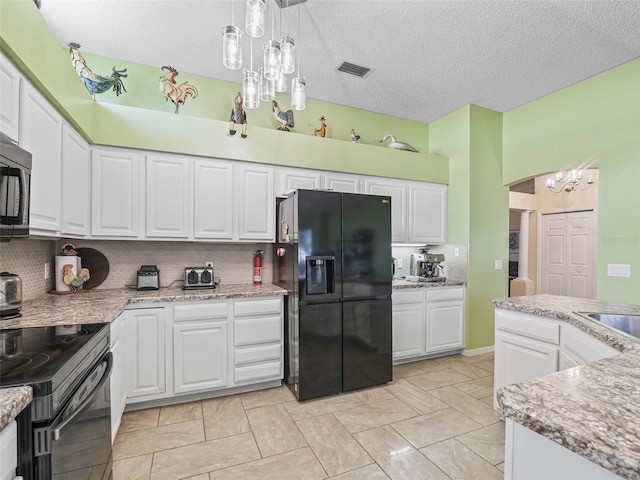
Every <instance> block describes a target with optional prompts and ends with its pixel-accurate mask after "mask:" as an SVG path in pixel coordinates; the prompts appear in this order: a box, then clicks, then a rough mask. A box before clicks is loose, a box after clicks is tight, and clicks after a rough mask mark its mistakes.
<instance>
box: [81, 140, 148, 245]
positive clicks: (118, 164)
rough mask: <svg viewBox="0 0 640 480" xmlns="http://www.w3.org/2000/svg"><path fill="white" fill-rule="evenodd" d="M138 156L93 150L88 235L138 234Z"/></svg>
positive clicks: (127, 152) (122, 151)
mask: <svg viewBox="0 0 640 480" xmlns="http://www.w3.org/2000/svg"><path fill="white" fill-rule="evenodd" d="M140 168H141V158H140V155H139V154H138V153H137V152H136V151H134V150H117V149H106V148H105V149H94V150H93V153H92V159H91V194H92V195H91V197H92V202H91V233H92V235H94V236H97V237H129V238H132V237H133V238H135V237H137V236H138V234H139V225H140V203H141V202H140V192H141V188H140Z"/></svg>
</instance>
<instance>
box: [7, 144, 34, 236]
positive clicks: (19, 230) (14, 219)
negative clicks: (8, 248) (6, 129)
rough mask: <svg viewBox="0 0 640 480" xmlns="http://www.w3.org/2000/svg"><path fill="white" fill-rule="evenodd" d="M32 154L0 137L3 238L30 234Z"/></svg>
mask: <svg viewBox="0 0 640 480" xmlns="http://www.w3.org/2000/svg"><path fill="white" fill-rule="evenodd" d="M30 187H31V154H30V153H29V152H27V151H26V150H23V149H22V148H20V147H18V146H17V145H15V144H14V143H11V142H10V141H8V140H5V139H4V138H0V241H2V242H8V241H9V240H11V239H12V238H27V237H28V236H29V193H30Z"/></svg>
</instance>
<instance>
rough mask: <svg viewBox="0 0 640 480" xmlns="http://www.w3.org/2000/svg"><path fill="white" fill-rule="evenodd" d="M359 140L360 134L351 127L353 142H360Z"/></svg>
mask: <svg viewBox="0 0 640 480" xmlns="http://www.w3.org/2000/svg"><path fill="white" fill-rule="evenodd" d="M358 140H360V135H358V134H357V133H356V131H355V130H354V129H353V128H352V129H351V141H352V142H353V143H358Z"/></svg>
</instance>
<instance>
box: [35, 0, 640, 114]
mask: <svg viewBox="0 0 640 480" xmlns="http://www.w3.org/2000/svg"><path fill="white" fill-rule="evenodd" d="M41 1H42V7H41V10H40V11H41V13H42V15H43V16H44V18H45V20H46V21H47V23H48V24H49V26H50V27H51V29H52V31H53V32H54V34H55V35H56V37H57V38H58V40H59V41H60V43H61V44H66V43H68V42H78V43H80V44H81V45H82V50H83V51H85V52H91V53H95V54H100V55H105V56H109V57H115V58H119V59H123V60H129V61H134V62H138V63H144V64H148V65H158V66H159V67H160V66H162V65H172V66H174V67H176V68H177V69H178V70H179V71H181V72H190V73H195V74H199V75H205V76H208V77H213V78H218V79H222V80H228V81H233V82H238V83H240V82H241V76H242V74H241V73H240V71H231V70H227V69H225V68H224V67H223V66H222V36H221V30H222V28H223V27H224V26H225V25H228V24H230V23H231V15H232V5H233V11H234V14H235V19H236V21H235V24H236V25H238V26H239V25H240V24H241V23H242V21H243V19H244V1H242V0H234V1H233V2H232V1H231V0H177V1H176V0H41ZM267 2H268V3H270V4H271V5H274V3H273V0H267ZM273 8H274V10H277V16H276V20H275V25H276V28H275V30H276V34H275V38H278V37H279V36H280V31H281V30H280V28H279V27H278V21H279V18H280V17H279V16H280V15H282V18H283V21H282V23H283V26H284V28H283V30H288V31H290V33H292V36H293V37H294V38H295V40H296V46H297V48H298V50H299V52H300V55H301V59H300V68H301V70H300V71H301V73H302V76H304V77H306V78H307V96H308V98H313V99H316V100H322V101H325V102H331V103H336V104H341V105H346V106H350V107H355V108H360V109H363V110H368V111H372V112H378V113H383V114H388V115H393V116H397V117H402V118H407V119H411V120H416V121H421V122H427V123H428V122H432V121H434V120H436V119H438V118H440V117H442V116H444V115H446V114H448V113H450V112H452V111H454V110H456V109H458V108H459V107H461V106H463V105H466V104H469V103H473V104H475V105H479V106H482V107H486V108H489V109H492V110H496V111H498V112H506V111H509V110H511V109H513V108H515V107H518V106H520V105H523V104H525V103H528V102H530V101H532V100H535V99H537V98H540V97H542V96H544V95H547V94H549V93H552V92H554V91H556V90H559V89H561V88H563V87H566V86H568V85H572V84H574V83H577V82H579V81H581V80H583V79H585V78H588V77H591V76H593V75H596V74H598V73H601V72H603V71H605V70H608V69H610V68H612V67H615V66H617V65H620V64H623V63H625V62H628V61H630V60H633V59H635V58H638V57H640V1H637V0H633V1H612V0H610V1H598V0H589V1H580V0H571V1H559V0H558V1H542V0H517V1H515V0H505V1H490V0H471V1H465V0H421V1H404V0H388V1H379V0H371V1H366V0H308V1H306V2H304V3H301V4H300V6H295V7H293V6H290V7H288V8H284V9H281V10H280V9H277V7H275V6H274V7H273ZM298 13H299V14H300V18H301V22H300V27H299V28H300V34H298V21H297V19H298ZM249 38H250V37H248V36H246V35H245V36H243V43H244V46H243V48H244V53H243V57H244V62H245V66H248V63H249ZM270 38H271V29H270V27H269V28H268V29H267V33H266V35H265V37H263V38H262V39H257V40H255V39H254V57H255V58H254V67H256V68H255V69H256V70H257V66H258V64H259V63H261V51H262V43H264V41H266V40H267V39H270ZM343 61H348V62H351V63H354V64H357V65H362V66H365V67H369V68H371V69H373V70H374V71H373V72H372V73H370V74H369V75H367V76H366V77H365V78H357V77H354V76H351V75H347V74H345V73H341V72H338V71H337V68H338V66H339V65H340V64H341V63H342V62H343ZM289 83H290V82H289Z"/></svg>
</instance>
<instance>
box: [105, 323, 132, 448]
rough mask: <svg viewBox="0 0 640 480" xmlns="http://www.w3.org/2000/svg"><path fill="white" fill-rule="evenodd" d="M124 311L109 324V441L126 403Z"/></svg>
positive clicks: (114, 436)
mask: <svg viewBox="0 0 640 480" xmlns="http://www.w3.org/2000/svg"><path fill="white" fill-rule="evenodd" d="M126 315H127V314H126V313H122V314H121V315H119V316H118V318H116V319H115V320H114V321H113V322H111V324H110V335H111V338H110V342H111V354H112V355H113V370H112V371H111V378H110V387H111V388H110V389H109V391H110V398H111V441H112V442H113V440H115V438H116V434H117V433H118V428H119V427H120V420H121V419H122V413H123V412H124V407H125V406H126V404H127V369H128V368H129V367H128V365H127V361H126V358H127V343H126V342H127V338H128V335H127V334H126V332H124V327H125V317H126Z"/></svg>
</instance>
